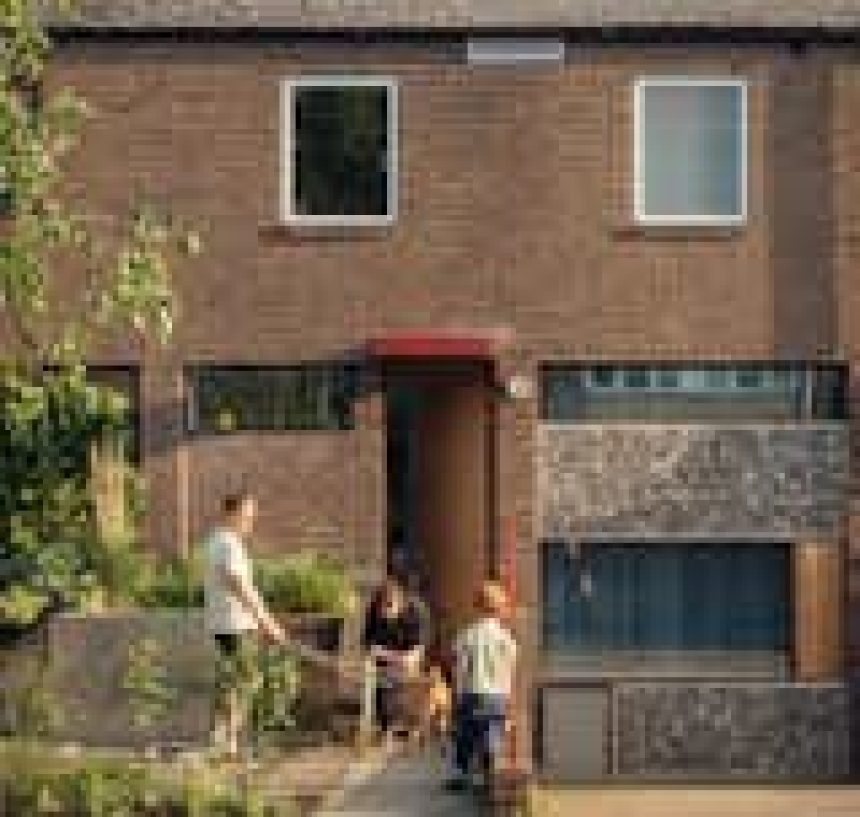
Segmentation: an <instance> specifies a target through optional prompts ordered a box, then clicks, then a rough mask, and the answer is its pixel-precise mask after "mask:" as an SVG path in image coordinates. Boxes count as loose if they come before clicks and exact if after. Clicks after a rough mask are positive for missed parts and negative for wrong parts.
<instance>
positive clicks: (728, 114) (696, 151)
mask: <svg viewBox="0 0 860 817" xmlns="http://www.w3.org/2000/svg"><path fill="white" fill-rule="evenodd" d="M639 94H640V106H639V116H640V121H639V127H640V145H639V151H640V158H641V167H640V179H639V183H640V184H641V185H642V188H641V191H640V192H641V201H642V210H643V215H647V216H666V217H672V216H677V217H685V216H715V217H720V216H738V215H741V213H742V210H743V207H742V179H741V173H742V170H743V168H742V151H741V146H742V138H743V123H742V94H743V92H742V89H741V86H739V85H684V84H679V85H662V84H661V85H648V84H645V85H642V86H640V88H639Z"/></svg>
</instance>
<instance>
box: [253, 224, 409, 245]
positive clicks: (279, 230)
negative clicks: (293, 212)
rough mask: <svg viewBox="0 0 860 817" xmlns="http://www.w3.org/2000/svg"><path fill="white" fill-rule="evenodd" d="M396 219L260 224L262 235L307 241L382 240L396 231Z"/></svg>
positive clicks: (294, 240) (293, 240) (292, 240)
mask: <svg viewBox="0 0 860 817" xmlns="http://www.w3.org/2000/svg"><path fill="white" fill-rule="evenodd" d="M394 226H395V222H394V221H380V222H367V223H361V222H354V223H350V222H341V223H331V224H325V223H320V222H312V221H308V222H302V221H266V222H262V223H261V224H260V225H259V232H260V235H261V236H270V237H272V238H281V239H287V240H289V241H291V242H296V243H298V242H305V241H381V240H385V239H387V238H389V237H390V236H391V234H392V232H393V231H394Z"/></svg>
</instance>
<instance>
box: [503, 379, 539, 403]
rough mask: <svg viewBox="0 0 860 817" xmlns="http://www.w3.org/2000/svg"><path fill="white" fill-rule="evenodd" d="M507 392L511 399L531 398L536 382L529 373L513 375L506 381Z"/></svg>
mask: <svg viewBox="0 0 860 817" xmlns="http://www.w3.org/2000/svg"><path fill="white" fill-rule="evenodd" d="M505 393H506V394H507V396H508V397H509V398H510V399H511V400H530V399H531V398H532V396H533V395H534V383H533V382H532V379H531V378H530V377H529V376H528V375H522V374H520V375H512V376H511V377H509V378H508V380H507V382H506V383H505Z"/></svg>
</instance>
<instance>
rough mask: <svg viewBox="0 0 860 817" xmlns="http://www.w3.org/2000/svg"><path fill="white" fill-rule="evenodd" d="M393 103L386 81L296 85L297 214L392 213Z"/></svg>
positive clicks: (295, 165)
mask: <svg viewBox="0 0 860 817" xmlns="http://www.w3.org/2000/svg"><path fill="white" fill-rule="evenodd" d="M390 104H391V103H390V99H389V89H388V88H387V87H382V86H346V87H330V86H298V87H297V88H296V89H295V98H294V115H295V128H294V133H293V151H294V152H293V161H294V173H293V191H292V193H293V207H294V213H296V214H297V215H310V216H385V215H387V214H388V213H389V204H390V203H389V201H388V165H389V152H390V150H391V145H390V135H389V132H388V123H389V106H390Z"/></svg>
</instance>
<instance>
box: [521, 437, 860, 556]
mask: <svg viewBox="0 0 860 817" xmlns="http://www.w3.org/2000/svg"><path fill="white" fill-rule="evenodd" d="M538 433H539V438H538V479H539V482H538V496H539V498H538V502H539V506H540V535H541V538H543V539H550V538H567V537H577V536H587V535H605V534H609V535H613V534H617V535H620V536H623V535H628V534H630V535H634V536H639V535H649V534H656V535H659V534H663V533H669V534H694V535H708V534H713V535H720V534H726V535H733V534H746V533H750V534H764V535H772V536H781V535H784V536H787V537H788V536H791V537H796V536H798V535H810V534H814V535H815V536H819V537H822V536H823V537H827V538H832V537H834V536H835V535H837V534H838V531H839V528H840V524H841V521H842V518H843V515H844V513H845V501H846V488H847V483H848V439H847V430H845V429H843V428H842V427H840V426H837V425H819V426H808V427H799V426H760V427H752V426H749V427H747V426H744V427H740V426H712V427H706V426H656V425H655V426H645V425H642V426H611V425H608V426H603V427H597V426H591V425H589V426H575V425H567V426H562V425H544V426H542V427H541V428H540V429H539V432H538Z"/></svg>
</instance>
